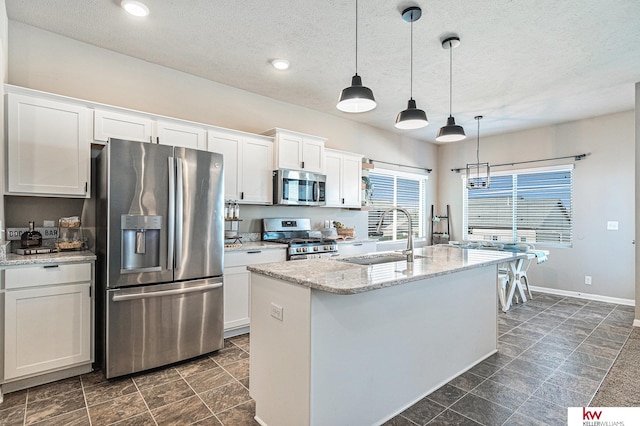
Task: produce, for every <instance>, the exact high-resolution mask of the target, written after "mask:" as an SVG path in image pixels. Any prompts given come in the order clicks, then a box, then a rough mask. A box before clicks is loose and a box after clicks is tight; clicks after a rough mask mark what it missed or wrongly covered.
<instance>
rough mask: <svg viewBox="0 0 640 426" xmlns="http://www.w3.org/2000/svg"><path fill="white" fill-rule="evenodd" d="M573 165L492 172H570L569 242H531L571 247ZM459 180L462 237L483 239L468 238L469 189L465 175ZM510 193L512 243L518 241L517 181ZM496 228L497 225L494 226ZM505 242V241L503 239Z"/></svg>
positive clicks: (502, 173)
mask: <svg viewBox="0 0 640 426" xmlns="http://www.w3.org/2000/svg"><path fill="white" fill-rule="evenodd" d="M574 169H575V167H574V165H573V164H564V165H557V166H547V167H536V168H527V169H512V170H501V171H496V172H492V173H491V176H492V177H493V176H496V177H498V176H514V175H516V176H517V175H528V174H535V173H548V172H569V173H571V178H570V179H571V185H570V202H571V205H570V211H571V215H570V228H569V238H570V240H569V242H567V243H554V242H545V241H540V242H537V241H536V242H533V244H535V245H536V246H540V247H560V248H571V247H573V240H574V214H573V210H574V200H573V192H574V186H575V181H574V178H575V175H574ZM461 181H462V191H463V192H462V229H463V239H464V240H467V241H485V240H484V239H482V238H470V237H473V234H469V223H468V214H469V213H468V208H469V205H468V199H469V198H468V194H469V189H467V187H466V176H464V175H463V176H461ZM489 190H491V188H489ZM473 191H486V190H483V189H476V190H473ZM512 194H513V197H514V199H515V200H516V202H514V203H513V206H512V226H511V236H512V239H511V241H512V242H514V243H518V242H520V241H518V240H517V237H518V227H517V222H518V220H517V217H518V214H517V209H518V203H517V199H518V186H517V183H514V186H513V188H512ZM496 228H498V227H496ZM505 242H506V241H505Z"/></svg>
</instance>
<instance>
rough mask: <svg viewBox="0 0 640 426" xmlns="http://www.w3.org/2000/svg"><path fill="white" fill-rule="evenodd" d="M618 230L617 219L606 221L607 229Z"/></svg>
mask: <svg viewBox="0 0 640 426" xmlns="http://www.w3.org/2000/svg"><path fill="white" fill-rule="evenodd" d="M617 230H618V221H617V220H609V221H607V231H617Z"/></svg>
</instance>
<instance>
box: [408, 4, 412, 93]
mask: <svg viewBox="0 0 640 426" xmlns="http://www.w3.org/2000/svg"><path fill="white" fill-rule="evenodd" d="M411 13H412V15H413V12H411ZM409 57H410V58H411V66H410V71H409V78H410V83H409V97H410V98H411V99H413V19H411V54H410V55H409Z"/></svg>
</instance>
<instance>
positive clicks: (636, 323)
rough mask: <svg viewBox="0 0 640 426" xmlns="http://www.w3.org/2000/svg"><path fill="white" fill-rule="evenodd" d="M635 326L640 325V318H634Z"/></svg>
mask: <svg viewBox="0 0 640 426" xmlns="http://www.w3.org/2000/svg"><path fill="white" fill-rule="evenodd" d="M633 326H634V327H640V319H636V320H633Z"/></svg>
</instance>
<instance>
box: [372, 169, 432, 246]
mask: <svg viewBox="0 0 640 426" xmlns="http://www.w3.org/2000/svg"><path fill="white" fill-rule="evenodd" d="M369 180H370V181H371V184H372V185H373V194H372V195H371V206H372V207H373V210H371V211H370V212H369V234H372V233H375V232H376V228H377V225H378V221H379V220H380V217H381V216H382V212H384V211H385V210H386V209H387V208H389V207H402V208H404V209H406V210H407V211H408V212H409V214H410V215H411V225H412V226H413V235H414V237H419V236H423V235H425V230H426V227H425V224H426V217H425V214H426V212H425V207H424V205H425V191H426V185H425V182H426V180H427V176H423V175H419V174H413V173H403V172H396V171H391V170H380V169H376V170H375V171H373V170H372V171H370V172H369ZM380 231H381V232H382V233H383V235H382V237H380V238H379V241H393V240H401V239H406V238H407V235H408V233H409V223H408V221H407V218H406V216H405V215H404V214H402V213H400V212H398V211H393V212H391V213H387V214H386V215H385V217H384V222H383V224H382V227H381V228H380Z"/></svg>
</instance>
